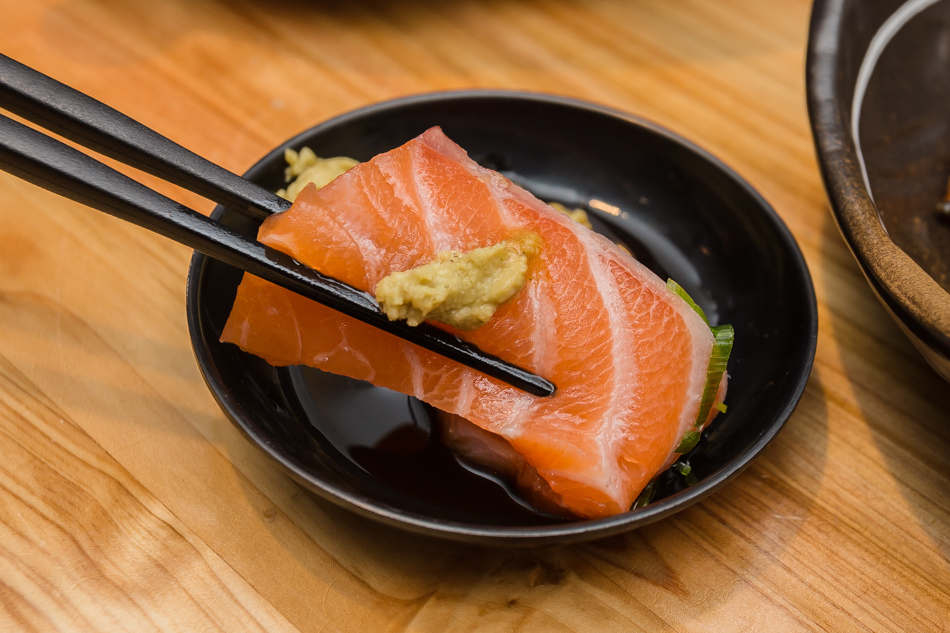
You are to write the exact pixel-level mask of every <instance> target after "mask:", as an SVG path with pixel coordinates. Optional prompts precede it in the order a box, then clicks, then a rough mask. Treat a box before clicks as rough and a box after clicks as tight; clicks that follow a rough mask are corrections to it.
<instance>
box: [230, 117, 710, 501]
mask: <svg viewBox="0 0 950 633" xmlns="http://www.w3.org/2000/svg"><path fill="white" fill-rule="evenodd" d="M526 231H533V232H535V233H537V234H538V235H539V236H541V238H542V240H543V247H542V249H541V252H540V254H539V255H537V256H536V257H534V258H532V259H531V261H530V262H529V268H528V280H527V282H526V284H525V286H524V288H522V290H521V291H520V292H519V293H518V294H517V295H516V296H515V297H514V298H513V299H511V300H510V301H508V302H507V303H505V304H503V305H502V306H501V307H500V308H499V309H498V311H497V312H496V313H495V315H494V317H493V318H492V319H491V321H489V322H488V324H487V325H485V326H483V327H481V328H478V329H476V330H473V331H471V332H455V331H454V330H453V333H455V334H457V335H458V336H459V337H460V338H463V339H465V340H468V341H470V342H472V343H474V344H476V345H478V346H479V347H480V348H481V349H483V350H484V351H486V352H488V353H490V354H494V355H496V356H498V357H500V358H502V359H504V360H506V361H509V362H511V363H514V364H516V365H518V366H521V367H523V368H525V369H528V370H529V371H532V372H534V373H536V374H538V375H540V376H543V377H545V378H547V379H548V380H550V381H552V382H553V383H554V384H555V385H556V386H557V392H556V393H555V395H554V396H551V397H548V398H538V397H535V396H531V395H529V394H526V393H524V392H522V391H519V390H518V389H516V388H514V387H511V386H509V385H507V384H504V383H502V382H501V381H499V380H496V379H493V378H490V377H488V376H485V375H484V374H481V373H479V372H477V371H475V370H472V369H469V368H467V367H465V366H463V365H461V364H459V363H456V362H454V361H450V360H447V359H446V358H444V357H442V356H439V355H437V354H435V353H433V352H430V351H427V350H424V349H422V348H420V347H417V346H415V345H413V344H411V343H408V342H406V341H404V340H402V339H400V338H397V337H395V336H393V335H390V334H387V333H385V332H381V331H379V330H377V329H375V328H373V327H371V326H368V325H366V324H363V323H361V322H358V321H356V320H355V319H351V318H349V317H346V316H343V315H341V314H340V313H338V312H336V311H334V310H331V309H329V308H326V307H324V306H321V305H318V304H316V303H313V302H311V301H309V300H307V299H304V298H302V297H300V296H299V295H296V294H294V293H292V292H290V291H287V290H284V289H282V288H279V287H277V286H275V285H273V284H270V283H268V282H265V281H262V280H261V279H259V278H257V277H254V276H252V275H245V276H244V279H243V281H242V283H241V285H240V287H239V289H238V293H237V298H236V299H235V303H234V307H233V310H232V312H231V315H230V318H229V319H228V322H227V325H226V327H225V329H224V332H223V334H222V337H221V340H222V341H226V342H231V343H236V344H237V345H239V346H240V347H241V348H243V349H244V350H246V351H248V352H250V353H253V354H255V355H257V356H260V357H263V358H264V359H265V360H267V361H268V362H269V363H271V364H273V365H277V366H283V365H296V364H305V365H310V366H313V367H317V368H319V369H322V370H326V371H329V372H333V373H336V374H342V375H345V376H349V377H352V378H357V379H361V380H367V381H370V382H372V383H374V384H376V385H379V386H383V387H387V388H389V389H393V390H397V391H400V392H402V393H405V394H408V395H410V396H414V397H416V398H419V399H420V400H423V401H424V402H427V403H429V404H431V405H432V406H434V407H436V408H437V409H440V410H442V411H444V412H447V413H448V414H451V415H455V416H459V417H461V418H464V419H465V420H468V421H470V422H471V423H473V424H474V425H475V426H477V427H479V428H480V429H482V430H484V431H487V432H489V433H491V434H493V436H494V439H498V438H501V439H503V441H504V442H505V443H507V445H508V446H510V447H511V448H512V449H514V451H515V452H516V453H517V454H518V455H520V457H521V458H523V460H524V462H525V463H526V464H527V465H528V466H530V469H533V470H534V471H536V474H537V476H535V475H533V474H532V475H530V476H525V477H522V478H523V479H526V480H527V479H530V480H533V481H534V480H536V481H541V482H543V485H544V486H547V487H548V488H549V489H550V490H547V491H545V493H544V496H545V498H549V499H554V500H555V501H556V503H558V504H560V505H561V506H563V507H564V508H566V509H567V510H569V511H570V512H571V513H573V514H574V515H577V516H579V517H585V518H596V517H604V516H610V515H613V514H617V513H620V512H624V511H627V510H628V509H629V508H630V507H631V505H632V503H633V502H634V501H635V500H636V498H637V496H638V494H639V493H640V492H641V491H642V490H643V489H644V487H645V486H646V485H647V484H648V483H649V482H650V480H651V479H652V478H653V477H655V476H656V475H657V474H658V473H659V472H660V471H661V470H662V469H664V468H666V467H667V466H669V464H670V463H671V462H672V461H673V459H675V456H676V448H677V446H678V445H679V444H680V441H681V440H682V439H683V438H684V436H685V435H686V433H688V432H689V431H690V430H693V429H694V423H695V422H696V420H697V416H698V415H699V410H700V403H701V400H702V396H703V390H704V386H705V384H706V378H707V377H706V370H707V366H708V365H709V361H710V356H711V353H712V349H713V335H712V333H711V331H710V328H709V326H708V325H707V323H706V322H705V320H704V318H703V317H702V316H700V315H699V314H698V313H697V312H696V311H695V310H694V309H693V308H691V307H690V306H689V305H688V304H687V302H686V301H685V300H684V299H683V298H681V297H680V296H679V295H677V294H676V293H675V292H673V291H671V290H670V289H669V288H667V286H666V284H665V283H664V281H663V280H661V279H659V278H658V277H657V276H656V275H654V274H653V273H652V272H650V271H649V270H648V269H647V268H646V267H644V266H643V265H642V264H640V263H639V262H637V261H636V260H634V259H633V258H632V257H630V256H629V255H628V254H626V253H624V252H623V251H621V250H620V249H619V248H618V247H617V246H616V245H614V244H613V243H611V242H610V241H609V240H607V239H606V238H604V237H602V236H600V235H598V234H596V233H594V232H593V231H591V230H589V229H587V228H585V227H583V226H580V225H579V224H577V223H575V222H573V221H571V220H570V219H568V218H566V217H565V216H564V215H562V214H561V213H558V212H557V211H555V210H554V209H552V208H551V207H550V206H548V205H546V204H544V203H542V202H540V201H539V200H537V199H536V198H535V197H534V196H532V195H531V194H530V193H528V192H527V191H525V190H524V189H522V188H520V187H518V186H516V185H514V184H513V183H512V182H511V181H509V180H508V179H506V178H505V177H503V176H502V175H500V174H498V173H496V172H493V171H490V170H488V169H484V168H482V167H480V166H478V165H477V164H476V163H475V162H474V161H473V160H471V159H470V158H469V157H468V155H467V154H466V153H465V151H464V150H462V149H461V148H460V147H459V146H458V145H456V144H455V143H453V142H452V141H451V140H449V139H448V138H447V137H446V136H445V135H444V134H443V133H442V131H441V129H439V128H432V129H430V130H428V131H427V132H425V133H424V134H422V135H421V136H419V137H418V138H416V139H414V140H412V141H410V142H408V143H406V144H405V145H403V146H401V147H398V148H396V149H394V150H392V151H389V152H386V153H384V154H380V155H379V156H377V157H375V158H374V159H372V160H371V161H369V162H366V163H362V164H359V165H357V166H356V167H354V168H352V169H350V170H349V171H347V172H346V173H344V174H343V175H341V176H339V177H338V178H336V179H335V180H334V181H333V182H331V183H330V184H328V185H327V186H325V187H323V188H322V189H319V190H318V189H316V188H315V187H313V186H308V187H306V188H305V189H304V190H303V191H302V192H301V193H300V194H299V196H298V197H297V199H296V201H295V202H294V204H293V207H292V208H291V209H290V210H288V211H286V212H284V213H281V214H278V215H274V216H272V217H270V218H268V219H267V220H266V221H265V222H264V224H263V226H262V227H261V229H260V233H259V239H260V241H262V242H264V243H266V244H269V245H270V246H273V247H274V248H277V249H279V250H281V251H284V252H286V253H288V254H290V255H292V256H293V257H295V258H296V259H298V260H299V261H301V262H303V263H304V264H307V265H308V266H311V267H312V268H315V269H316V270H319V271H320V272H322V273H324V274H326V275H329V276H331V277H335V278H337V279H339V280H341V281H344V282H346V283H348V284H351V285H353V286H355V287H357V288H360V289H362V290H366V291H370V292H372V291H373V289H374V288H375V286H376V283H377V282H378V281H379V280H380V279H382V278H383V277H385V276H386V275H388V274H390V273H391V272H394V271H400V270H407V269H409V268H414V267H416V266H419V265H422V264H425V263H427V262H429V261H431V260H432V259H434V258H435V256H436V255H437V253H439V252H440V251H445V250H457V251H466V252H467V251H470V250H472V249H475V248H479V247H484V246H490V245H492V244H496V243H498V242H500V241H502V240H504V239H505V238H508V237H509V236H511V235H513V234H516V233H524V232H526ZM446 327H447V326H446ZM449 329H451V328H449ZM724 396H725V377H724V378H723V383H722V385H721V387H720V389H719V394H718V396H717V401H718V402H721V400H722V398H723V397H724ZM715 413H716V408H715V407H713V409H712V412H711V414H710V419H711V418H712V416H714V415H715ZM521 469H522V471H524V468H521Z"/></svg>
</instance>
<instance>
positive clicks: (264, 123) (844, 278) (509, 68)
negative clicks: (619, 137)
mask: <svg viewBox="0 0 950 633" xmlns="http://www.w3.org/2000/svg"><path fill="white" fill-rule="evenodd" d="M0 9H2V11H0V15H2V16H3V19H2V20H0V42H2V43H3V46H2V52H3V53H5V54H7V55H10V56H12V57H14V58H16V59H19V60H20V61H22V62H24V63H26V64H28V65H31V66H33V67H34V68H37V69H38V70H41V71H43V72H46V73H48V74H50V75H53V76H55V77H57V78H59V79H61V80H62V81H65V82H66V83H69V84H70V85H73V86H74V87H76V88H78V89H80V90H82V91H85V92H87V93H89V94H91V95H93V96H95V97H96V98H98V99H100V100H102V101H105V102H106V103H109V104H110V105H113V106H114V107H116V108H118V109H119V110H121V111H123V112H126V113H127V114H129V115H131V116H132V117H134V118H136V119H138V120H140V121H142V122H143V123H145V124H147V125H150V126H152V127H155V128H156V129H158V130H160V131H162V132H163V133H165V134H166V135H168V136H170V137H171V138H173V139H175V140H177V141H179V142H181V143H182V144H184V145H186V146H188V147H190V148H191V149H194V150H195V151H197V152H198V153H200V154H202V155H204V156H206V157H207V158H209V159H211V160H213V161H215V162H218V163H219V164H222V165H224V166H226V167H228V168H231V169H233V170H236V171H239V172H240V171H243V170H244V169H246V168H247V167H248V166H250V165H251V164H253V163H254V162H255V161H256V160H257V159H258V158H259V157H260V156H261V155H263V154H264V153H265V152H266V151H267V150H268V149H270V148H271V147H273V146H274V145H276V144H277V143H279V142H281V141H282V140H283V139H285V138H287V137H289V136H291V135H292V134H295V133H297V132H299V131H300V130H302V129H304V128H307V127H309V126H311V125H314V124H316V123H318V122H320V121H322V120H324V119H326V118H328V117H330V116H333V115H335V114H338V113H341V112H344V111H347V110H350V109H352V108H355V107H359V106H362V105H365V104H368V103H372V102H376V101H380V100H384V99H388V98H392V97H397V96H402V95H408V94H413V93H418V92H425V91H431V90H443V89H456V88H471V87H486V88H515V89H526V90H536V91H544V92H552V93H557V94H564V95H570V96H577V97H581V98H584V99H587V100H591V101H595V102H598V103H601V104H604V105H607V106H611V107H615V108H618V109H621V110H624V111H628V112H631V113H635V114H637V115H639V116H643V117H645V118H648V119H651V120H653V121H656V122H657V123H659V124H661V125H664V126H666V127H668V128H670V129H672V130H673V131H675V132H677V133H680V134H683V135H684V136H686V137H688V138H690V139H692V140H693V141H695V142H696V143H698V144H699V145H700V146H702V147H704V148H706V149H708V150H710V151H711V152H712V153H714V154H715V155H717V156H719V157H720V158H722V159H723V160H724V161H725V162H726V163H727V164H729V165H730V166H732V167H733V168H735V169H736V170H737V171H738V172H739V173H740V174H742V175H743V176H744V177H745V178H747V179H748V180H749V181H750V182H751V184H752V185H753V186H754V187H756V188H757V189H758V190H759V191H760V192H761V193H762V194H763V195H764V196H765V197H766V198H767V199H768V200H769V201H770V202H771V203H772V204H773V206H774V207H775V208H776V210H777V211H778V213H779V215H781V216H782V218H783V219H784V220H785V222H786V223H787V224H788V225H789V227H790V229H791V230H792V232H793V233H794V235H795V236H796V238H797V239H798V241H799V243H800V245H801V247H802V249H803V251H804V254H805V257H806V260H807V261H808V264H809V266H810V268H811V272H812V274H813V277H814V280H815V285H816V291H817V294H818V300H819V317H820V323H821V326H820V332H819V342H818V354H817V359H816V363H815V369H814V372H813V374H812V377H811V380H810V382H809V385H808V387H807V389H806V391H805V394H804V397H803V399H802V401H801V403H800V405H799V407H798V409H797V410H796V412H795V414H794V415H793V416H792V418H791V420H790V421H789V423H788V425H787V427H786V429H785V430H784V431H783V432H782V434H781V435H780V436H779V438H778V439H777V440H776V442H775V443H774V444H773V445H772V446H771V447H770V448H769V449H768V450H767V451H766V452H765V454H764V455H763V456H762V457H761V458H760V459H759V460H757V461H756V462H755V463H754V464H753V465H752V466H751V467H750V468H749V469H748V470H746V471H745V472H744V473H743V474H742V475H741V476H739V477H738V478H737V479H736V480H735V481H734V482H733V483H731V484H730V485H729V486H728V487H727V488H726V489H725V490H723V491H722V492H721V493H719V494H717V495H715V496H713V497H712V498H710V499H708V500H706V501H705V502H702V503H700V504H698V505H696V506H693V507H691V508H690V509H688V510H686V511H685V512H682V513H680V514H678V515H676V516H674V517H672V518H670V519H668V520H665V521H663V522H661V523H659V524H655V525H651V526H648V527H646V528H644V529H641V530H639V531H637V532H632V533H629V534H625V535H622V536H617V537H614V538H610V539H607V540H604V541H598V542H595V543H590V544H585V545H579V546H571V547H553V548H542V549H535V550H526V551H519V550H503V551H493V550H486V549H481V548H472V547H463V546H458V545H447V544H444V543H439V542H434V541H429V540H426V539H421V538H417V537H411V536H408V535H405V534H402V533H398V532H394V531H392V530H388V529H385V528H382V527H380V526H376V525H374V524H371V523H369V522H367V521H365V520H362V519H358V518H356V517H354V516H351V515H349V514H348V513H346V512H343V511H341V510H339V509H336V508H334V507H332V506H329V505H327V504H324V503H322V502H319V501H316V500H315V499H313V498H312V497H311V496H309V495H308V494H306V493H304V492H303V491H302V490H301V489H300V488H299V487H298V486H297V485H296V484H294V483H293V482H291V481H290V480H289V479H288V478H286V477H285V476H284V475H282V474H281V473H280V472H278V471H277V469H276V468H275V467H274V466H273V465H272V464H271V463H270V462H269V461H268V460H266V459H265V458H264V457H263V456H262V455H260V454H259V453H258V451H257V450H256V449H255V448H254V447H252V446H251V445H249V443H248V442H247V441H246V440H245V439H244V438H243V437H242V436H241V435H240V434H239V432H238V431H236V430H235V429H234V428H233V427H232V426H231V425H230V424H229V423H228V421H227V420H226V419H225V417H224V416H223V415H222V413H221V412H220V411H219V410H218V409H217V407H216V405H215V404H214V402H213V400H212V398H211V396H210V395H209V394H208V392H207V390H206V388H205V386H204V383H203V381H202V379H201V376H200V375H199V373H198V370H197V368H196V365H195V362H194V358H193V354H192V352H191V349H190V345H189V342H188V334H187V327H186V323H185V314H184V283H185V274H186V269H187V264H188V260H189V257H190V253H189V252H188V251H187V250H186V249H184V248H183V247H180V246H178V245H176V244H172V243H170V242H168V241H165V240H163V239H161V238H158V237H156V236H153V235H151V234H148V233H146V232H144V231H143V230H141V229H138V228H136V227H133V226H129V225H125V224H123V223H121V222H119V221H117V220H113V219H111V218H108V217H104V216H102V215H101V214H97V213H95V212H92V211H89V210H87V209H84V208H82V207H79V206H78V205H75V204H73V203H71V202H68V201H65V200H63V199H60V198H57V197H55V196H53V195H51V194H47V193H45V192H42V191H40V190H38V189H36V188H35V187H32V186H31V185H28V184H26V183H24V182H22V181H19V180H17V179H15V178H13V177H10V176H7V175H5V174H0V217H2V221H0V456H2V458H0V630H3V631H7V630H9V631H54V630H58V631H73V630H103V631H111V630H129V631H150V630H164V631H214V630H220V631H244V630H247V631H256V630H268V631H283V630H299V631H412V632H420V633H421V632H428V631H460V632H461V631H485V632H488V631H491V632H494V631H519V632H534V631H573V632H586V631H649V632H665V631H677V632H698V631H765V630H768V631H813V630H824V631H943V630H947V629H948V628H950V624H948V614H950V495H948V494H947V490H948V489H950V475H948V472H947V468H946V464H947V455H948V454H950V424H948V422H950V414H948V411H950V387H948V385H947V384H946V383H944V382H942V381H941V380H940V379H939V378H938V377H937V376H936V375H935V374H934V373H933V372H932V371H931V370H930V369H929V368H928V367H927V366H926V365H925V364H924V363H923V361H922V360H921V359H920V358H919V356H918V355H917V353H916V352H915V351H914V350H913V349H912V347H911V346H910V344H909V343H908V342H907V341H906V340H905V339H904V338H903V337H902V336H901V334H900V332H899V331H898V330H897V328H896V326H895V325H894V324H893V323H892V322H891V320H890V319H889V318H888V317H887V315H886V314H885V313H884V311H883V309H882V308H881V307H880V306H879V305H878V303H877V301H876V300H875V298H874V297H873V295H872V294H871V292H870V290H869V289H868V287H867V284H866V283H865V282H864V279H863V278H862V277H861V274H860V271H859V270H858V268H857V266H856V265H855V263H854V261H853V259H852V257H851V255H850V254H849V253H848V251H847V249H846V247H845V246H844V244H843V242H842V240H841V238H840V236H839V235H838V232H837V229H836V228H835V226H834V224H833V222H832V220H831V217H830V214H829V213H828V211H827V209H826V202H825V195H824V191H823V189H822V186H821V181H820V178H819V174H818V171H817V168H816V165H815V158H814V153H813V149H812V142H811V137H810V133H809V129H808V121H807V115H806V112H805V99H804V51H805V39H806V35H807V21H808V14H809V10H810V6H809V3H808V2H807V1H806V0H764V1H763V0H721V1H720V2H714V3H710V2H706V1H704V0H664V1H663V2H655V1H648V0H586V1H584V2H581V1H580V0H484V1H478V2H476V1H475V0H458V1H457V2H454V3H443V2H437V1H435V0H431V1H425V0H394V1H391V2H385V1H383V0H378V1H360V0H355V1H353V2H346V3H341V2H326V1H313V0H308V1H304V0H279V1H276V2H269V3H263V2H253V1H251V0H232V1H229V2H223V1H219V0H190V1H186V0H166V1H164V2H160V3H141V2H134V1H133V0H31V2H20V1H15V0H0ZM141 180H142V181H143V182H146V183H147V184H150V185H151V186H153V187H155V188H156V189H159V190H160V191H162V192H163V193H167V194H169V195H172V196H173V197H176V198H177V199H179V200H181V201H182V202H184V203H185V204H188V205H190V206H193V207H194V208H196V209H199V210H201V211H204V212H208V211H210V209H211V206H212V205H211V204H210V203H208V202H206V201H203V200H201V199H198V198H197V197H195V196H193V195H191V194H188V193H184V192H181V191H178V190H176V189H175V188H174V187H171V186H169V185H167V184H164V183H156V182H155V181H154V180H153V179H150V178H146V177H142V178H141Z"/></svg>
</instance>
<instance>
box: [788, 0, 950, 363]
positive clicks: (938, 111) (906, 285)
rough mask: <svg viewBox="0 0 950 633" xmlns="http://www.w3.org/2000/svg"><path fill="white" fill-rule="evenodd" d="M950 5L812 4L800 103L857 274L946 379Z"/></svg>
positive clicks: (922, 0) (841, 0)
mask: <svg viewBox="0 0 950 633" xmlns="http://www.w3.org/2000/svg"><path fill="white" fill-rule="evenodd" d="M948 69H950V1H948V0H909V1H906V2H905V1H903V0H817V1H816V2H815V5H814V9H813V12H812V21H811V32H810V38H809V46H808V62H807V80H808V106H809V113H810V116H811V123H812V130H813V132H814V137H815V144H816V146H817V150H818V159H819V162H820V165H821V170H822V175H823V176H824V180H825V186H826V188H827V191H828V196H829V198H830V201H831V207H832V211H833V213H834V216H835V219H836V220H837V222H838V226H839V227H840V228H841V232H842V234H843V235H844V237H845V240H846V241H847V242H848V245H849V246H850V248H851V250H852V252H853V253H854V256H855V257H856V258H857V260H858V263H859V264H860V266H861V269H862V270H863V271H864V274H865V276H866V277H867V279H868V281H869V282H870V284H871V287H872V288H873V289H874V291H875V292H876V293H877V295H878V297H879V298H880V299H881V302H882V303H883V304H884V306H885V307H886V308H887V309H888V311H889V312H890V313H891V315H892V316H893V317H894V319H895V320H896V321H897V323H898V324H899V325H900V326H901V327H902V329H903V330H904V332H906V333H907V335H908V337H909V338H910V340H911V341H912V342H913V343H914V344H915V345H916V346H917V348H918V349H919V350H920V351H921V353H922V354H923V355H924V357H925V358H926V359H927V361H928V362H929V363H930V364H931V365H932V366H933V367H934V368H935V369H936V370H937V371H938V372H939V373H940V374H941V375H942V376H943V377H944V378H946V379H948V380H950V216H948V215H947V214H945V213H941V212H940V211H938V210H937V208H936V205H937V203H938V202H939V201H940V200H941V199H942V198H943V197H944V196H945V195H946V192H947V179H948V176H950V71H948Z"/></svg>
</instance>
